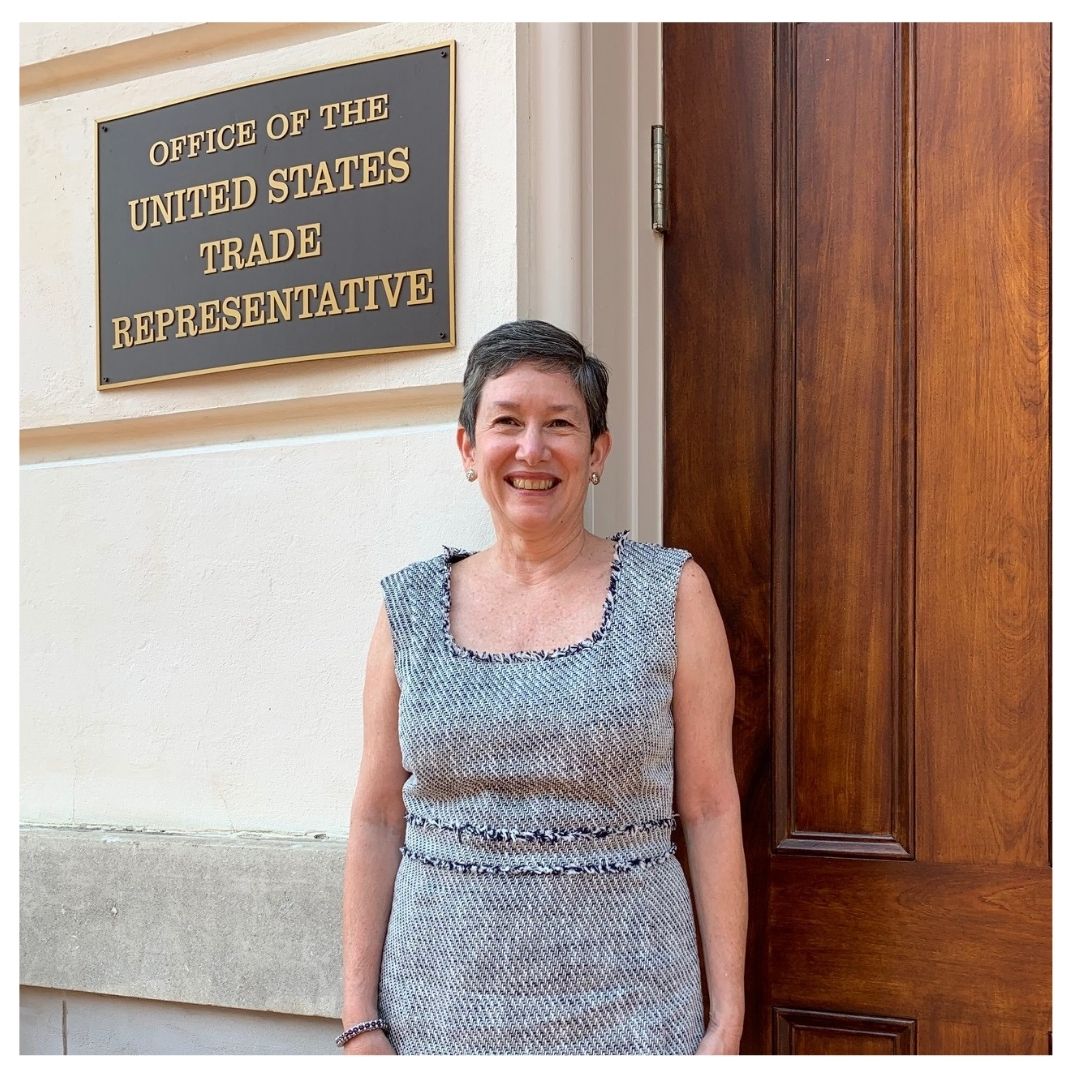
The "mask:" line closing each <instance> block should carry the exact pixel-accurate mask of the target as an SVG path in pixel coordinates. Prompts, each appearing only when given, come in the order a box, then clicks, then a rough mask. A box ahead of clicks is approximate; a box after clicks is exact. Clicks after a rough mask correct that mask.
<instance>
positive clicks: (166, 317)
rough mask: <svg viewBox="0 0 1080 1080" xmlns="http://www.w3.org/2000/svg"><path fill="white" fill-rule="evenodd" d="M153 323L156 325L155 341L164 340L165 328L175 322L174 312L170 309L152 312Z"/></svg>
mask: <svg viewBox="0 0 1080 1080" xmlns="http://www.w3.org/2000/svg"><path fill="white" fill-rule="evenodd" d="M154 322H155V323H156V324H157V329H156V330H155V332H154V340H155V341H164V340H165V337H166V335H165V327H167V326H172V324H173V323H174V322H176V312H175V311H173V309H172V308H170V307H167V308H159V309H158V310H157V311H155V312H154Z"/></svg>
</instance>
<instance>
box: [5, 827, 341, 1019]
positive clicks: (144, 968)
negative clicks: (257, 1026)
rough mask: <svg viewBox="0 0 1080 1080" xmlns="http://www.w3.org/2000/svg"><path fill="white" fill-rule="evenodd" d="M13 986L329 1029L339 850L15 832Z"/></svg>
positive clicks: (336, 992) (223, 838)
mask: <svg viewBox="0 0 1080 1080" xmlns="http://www.w3.org/2000/svg"><path fill="white" fill-rule="evenodd" d="M19 846H20V932H19V938H20V982H21V983H23V984H24V985H29V986H41V987H51V988H55V989H66V990H81V991H85V992H89V993H97V994H113V995H121V996H125V997H139V998H152V999H156V1000H160V1001H179V1002H188V1003H191V1004H197V1005H221V1006H227V1007H229V1008H238V1009H254V1010H257V1011H260V1012H262V1011H270V1012H278V1013H290V1014H293V1015H297V1016H325V1017H336V1016H338V1015H339V1014H340V1009H341V986H340V979H341V902H342V875H343V872H344V865H345V844H344V842H343V841H341V840H329V839H315V838H312V837H282V836H263V835H259V834H235V835H216V834H176V833H149V832H134V831H127V830H110V829H103V828H58V827H50V826H24V827H23V828H22V829H21V830H20V845H19Z"/></svg>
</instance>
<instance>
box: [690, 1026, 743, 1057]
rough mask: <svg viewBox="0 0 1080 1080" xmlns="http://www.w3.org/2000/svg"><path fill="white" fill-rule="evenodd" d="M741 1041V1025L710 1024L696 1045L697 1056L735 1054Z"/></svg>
mask: <svg viewBox="0 0 1080 1080" xmlns="http://www.w3.org/2000/svg"><path fill="white" fill-rule="evenodd" d="M741 1041H742V1024H738V1025H731V1024H728V1025H723V1024H710V1025H709V1026H708V1027H707V1028H706V1029H705V1034H704V1036H703V1037H702V1039H701V1042H700V1043H699V1044H698V1048H697V1054H737V1053H738V1052H739V1043H740V1042H741ZM695 1056H696V1055H695Z"/></svg>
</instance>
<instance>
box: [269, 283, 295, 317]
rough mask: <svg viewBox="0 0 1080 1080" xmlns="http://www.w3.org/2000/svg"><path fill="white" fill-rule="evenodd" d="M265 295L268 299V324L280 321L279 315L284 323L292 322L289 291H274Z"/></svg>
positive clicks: (290, 294)
mask: <svg viewBox="0 0 1080 1080" xmlns="http://www.w3.org/2000/svg"><path fill="white" fill-rule="evenodd" d="M266 295H267V296H269V297H270V315H269V317H268V318H267V320H266V321H267V322H268V323H276V322H278V321H280V320H279V319H278V315H279V313H280V315H281V318H282V319H284V320H285V322H292V293H291V292H290V290H288V289H285V290H284V291H282V290H280V289H274V290H273V291H272V292H268V293H267V294H266Z"/></svg>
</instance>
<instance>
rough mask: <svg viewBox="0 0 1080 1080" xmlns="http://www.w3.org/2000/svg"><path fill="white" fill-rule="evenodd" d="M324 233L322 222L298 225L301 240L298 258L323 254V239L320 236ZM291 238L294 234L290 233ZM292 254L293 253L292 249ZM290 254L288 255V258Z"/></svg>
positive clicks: (308, 257)
mask: <svg viewBox="0 0 1080 1080" xmlns="http://www.w3.org/2000/svg"><path fill="white" fill-rule="evenodd" d="M321 234H322V224H321V223H320V222H318V221H313V222H312V223H311V224H310V225H297V226H296V235H297V238H298V239H299V241H300V250H299V251H297V253H296V257H297V258H298V259H310V258H313V257H314V256H315V255H321V254H322V240H321V239H320V236H321ZM289 236H290V238H291V236H292V234H291V233H290V234H289ZM289 254H290V255H291V254H292V252H291V250H290V253H289ZM288 257H289V256H286V258H288Z"/></svg>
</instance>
